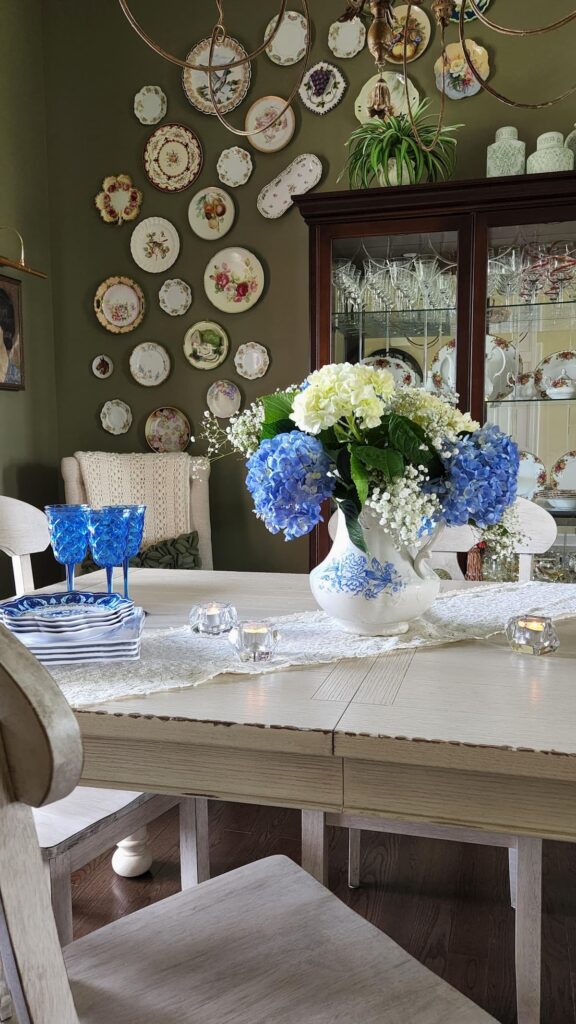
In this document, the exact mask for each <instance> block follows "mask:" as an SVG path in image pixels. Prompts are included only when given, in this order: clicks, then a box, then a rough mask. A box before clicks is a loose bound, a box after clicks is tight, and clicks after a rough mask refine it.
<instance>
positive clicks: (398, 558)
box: [310, 509, 440, 636]
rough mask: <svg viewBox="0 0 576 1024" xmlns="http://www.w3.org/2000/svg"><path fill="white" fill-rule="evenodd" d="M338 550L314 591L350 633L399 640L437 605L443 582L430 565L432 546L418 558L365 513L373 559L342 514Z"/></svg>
mask: <svg viewBox="0 0 576 1024" xmlns="http://www.w3.org/2000/svg"><path fill="white" fill-rule="evenodd" d="M337 516H338V518H337V524H338V525H337V529H336V536H335V538H334V544H333V546H332V550H331V551H330V553H329V554H328V556H327V557H326V558H325V559H324V561H323V562H321V563H320V565H318V566H316V568H315V569H313V570H312V572H311V573H310V587H311V590H312V593H313V595H314V598H315V600H316V602H317V603H318V604H319V605H320V608H322V609H323V611H325V612H326V614H327V615H329V616H330V617H331V618H332V619H334V620H335V621H336V622H337V623H338V625H339V626H341V628H342V629H343V630H344V631H345V632H347V633H356V634H358V635H361V636H397V635H399V634H401V633H405V632H406V631H407V630H408V628H409V623H410V622H411V620H412V619H416V618H418V617H419V616H420V615H422V614H423V613H424V612H425V611H427V610H428V608H430V607H431V606H432V605H433V604H434V601H435V600H436V598H437V596H438V592H439V590H440V580H439V579H438V577H437V576H436V573H435V572H434V571H433V570H432V569H431V568H429V567H428V565H427V564H426V555H427V549H428V548H429V546H430V544H431V543H432V538H430V539H429V540H428V543H426V544H424V545H423V546H421V547H420V548H419V550H418V552H414V553H412V552H411V551H409V550H408V548H399V547H398V546H397V545H396V544H395V543H394V541H393V540H392V538H391V537H390V535H389V534H387V533H385V532H384V531H383V530H382V528H381V527H380V525H379V523H378V520H377V518H376V516H375V515H374V514H373V513H371V512H370V511H369V510H368V509H364V511H363V512H362V514H361V516H360V524H361V526H362V528H363V530H364V537H365V538H366V544H367V546H368V554H364V552H363V551H360V549H359V548H357V547H356V546H355V545H354V544H353V543H352V541H351V540H350V538H349V536H348V530H347V528H346V521H345V519H344V516H343V514H342V512H340V511H339V512H338V514H337Z"/></svg>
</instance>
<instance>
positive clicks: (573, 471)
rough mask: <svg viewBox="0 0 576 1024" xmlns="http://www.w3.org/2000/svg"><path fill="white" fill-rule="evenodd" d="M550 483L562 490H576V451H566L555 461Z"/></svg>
mask: <svg viewBox="0 0 576 1024" xmlns="http://www.w3.org/2000/svg"><path fill="white" fill-rule="evenodd" d="M550 483H551V484H553V485H554V487H558V488H559V489H561V490H563V491H564V490H566V491H573V490H576V452H566V454H565V455H562V456H561V457H560V458H559V459H558V461H557V462H555V463H554V465H553V466H552V469H551V472H550Z"/></svg>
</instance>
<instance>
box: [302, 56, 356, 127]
mask: <svg viewBox="0 0 576 1024" xmlns="http://www.w3.org/2000/svg"><path fill="white" fill-rule="evenodd" d="M347 86H348V83H347V81H346V79H345V78H344V75H343V74H342V72H341V71H340V69H339V68H337V67H336V65H335V64H328V62H327V61H325V60H321V61H319V63H318V64H314V65H313V67H311V68H309V69H308V71H307V72H306V74H305V75H304V78H303V79H302V83H301V85H300V88H299V90H298V95H299V96H300V99H301V100H302V103H303V104H304V106H305V107H306V108H307V109H308V110H311V111H312V113H313V114H327V113H328V112H329V111H330V110H334V107H336V106H337V105H338V103H340V100H341V99H342V97H343V95H344V93H345V92H346V89H347Z"/></svg>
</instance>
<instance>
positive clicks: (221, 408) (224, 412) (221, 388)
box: [206, 380, 242, 420]
mask: <svg viewBox="0 0 576 1024" xmlns="http://www.w3.org/2000/svg"><path fill="white" fill-rule="evenodd" d="M206 405H207V406H208V408H209V409H210V412H211V413H213V415H214V416H217V417H218V419H220V420H227V419H230V417H231V416H234V413H237V412H238V410H239V408H240V406H241V405H242V395H241V394H240V389H239V388H238V386H237V385H236V384H233V383H232V381H231V380H215V381H214V383H213V384H211V385H210V387H209V388H208V393H207V395H206Z"/></svg>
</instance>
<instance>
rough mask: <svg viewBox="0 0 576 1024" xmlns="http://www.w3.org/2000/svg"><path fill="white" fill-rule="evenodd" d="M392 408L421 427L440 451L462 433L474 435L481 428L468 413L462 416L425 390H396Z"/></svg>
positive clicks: (406, 388)
mask: <svg viewBox="0 0 576 1024" xmlns="http://www.w3.org/2000/svg"><path fill="white" fill-rule="evenodd" d="M390 408H391V409H392V410H393V411H394V412H397V413H399V414H400V415H401V416H406V417H407V418H408V419H409V420H412V421H413V422H414V423H417V424H418V425H419V426H420V427H422V428H423V429H424V430H425V431H426V433H427V434H428V436H429V438H430V440H431V441H432V444H433V445H434V447H435V448H437V449H438V450H441V449H442V448H443V447H444V445H445V442H446V441H455V440H456V438H457V436H458V434H459V433H461V432H462V431H468V432H472V431H473V430H478V428H479V426H480V424H479V423H476V421H475V420H473V419H471V418H470V413H469V412H460V410H459V409H456V408H455V407H454V406H453V405H451V404H450V402H448V401H447V400H446V399H445V398H441V397H440V396H438V395H431V394H430V393H429V392H428V391H425V390H424V389H423V388H413V387H399V388H397V389H396V391H395V392H394V395H393V396H392V400H391V402H390Z"/></svg>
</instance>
